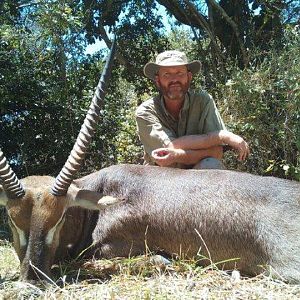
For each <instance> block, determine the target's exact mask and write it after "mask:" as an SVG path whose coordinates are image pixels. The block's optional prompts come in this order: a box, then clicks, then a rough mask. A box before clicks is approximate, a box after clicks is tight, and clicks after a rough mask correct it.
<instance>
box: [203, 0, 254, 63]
mask: <svg viewBox="0 0 300 300" xmlns="http://www.w3.org/2000/svg"><path fill="white" fill-rule="evenodd" d="M208 2H209V3H210V4H211V5H212V6H213V7H214V8H215V9H216V10H217V11H218V12H219V13H220V14H221V16H222V17H223V18H224V20H225V21H226V22H227V23H228V24H229V25H230V26H231V28H232V30H233V32H234V34H235V36H236V38H237V41H238V44H239V46H240V49H241V52H242V56H243V63H244V66H247V65H248V63H249V58H248V55H247V51H246V48H245V45H244V43H243V41H242V39H241V36H240V32H239V29H238V26H237V25H236V23H235V22H234V21H233V20H232V19H231V18H230V17H229V16H228V15H227V13H226V11H225V10H224V9H223V8H222V7H221V6H220V5H219V4H218V3H217V2H216V1H215V0H208Z"/></svg>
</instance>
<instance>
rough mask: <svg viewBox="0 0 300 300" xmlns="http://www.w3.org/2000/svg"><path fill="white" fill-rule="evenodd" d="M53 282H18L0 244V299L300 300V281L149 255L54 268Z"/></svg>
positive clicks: (13, 259) (9, 251)
mask: <svg viewBox="0 0 300 300" xmlns="http://www.w3.org/2000/svg"><path fill="white" fill-rule="evenodd" d="M54 272H55V273H57V274H59V275H57V279H55V282H53V283H52V284H47V285H45V284H43V283H42V284H40V285H39V286H36V285H32V284H31V283H24V282H20V281H18V280H17V279H18V275H19V262H18V259H17V256H16V254H15V252H14V250H13V248H12V246H11V245H10V244H9V243H8V242H6V241H2V242H1V243H0V299H72V300H75V299H172V300H173V299H180V300H184V299H272V300H274V299H299V298H300V285H289V284H286V283H284V282H281V281H275V280H272V279H271V278H269V277H266V276H263V275H260V276H257V277H254V278H244V277H241V276H240V274H239V273H238V272H234V273H229V272H225V271H221V270H217V269H216V267H210V268H200V267H197V266H196V265H195V263H194V262H191V261H172V262H171V264H169V265H165V264H163V263H162V262H161V261H160V260H159V259H158V260H157V259H156V260H153V258H151V257H149V256H142V257H137V258H130V259H120V258H118V259H114V260H98V261H86V262H84V263H83V262H71V263H69V264H64V265H61V266H56V267H55V268H54Z"/></svg>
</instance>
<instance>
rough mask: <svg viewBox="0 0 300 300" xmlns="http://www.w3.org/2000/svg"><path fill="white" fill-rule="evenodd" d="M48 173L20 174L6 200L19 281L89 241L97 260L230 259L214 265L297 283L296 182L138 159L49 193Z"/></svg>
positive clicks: (299, 207) (299, 191)
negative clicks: (16, 193) (19, 188)
mask: <svg viewBox="0 0 300 300" xmlns="http://www.w3.org/2000/svg"><path fill="white" fill-rule="evenodd" d="M53 181H54V178H51V177H37V176H35V177H28V178H25V179H24V180H22V184H23V185H24V189H25V190H26V194H25V195H24V196H23V197H22V198H19V199H14V200H9V201H8V202H7V205H6V206H7V210H8V214H9V217H10V219H11V228H12V231H13V232H14V246H15V249H16V251H17V253H18V256H19V258H20V261H21V277H22V278H23V279H36V278H37V277H40V275H39V276H38V274H37V272H36V270H35V269H33V268H32V265H34V266H35V267H36V268H38V269H40V270H41V271H43V272H45V273H46V274H48V275H49V274H50V267H51V265H52V263H53V262H56V261H59V260H62V259H63V258H65V257H66V255H69V256H71V257H74V256H75V257H76V256H77V255H78V254H79V253H80V252H81V251H82V250H83V249H85V248H89V250H88V251H87V252H86V255H87V256H90V257H97V258H112V257H116V256H124V257H128V256H134V255H139V254H143V253H145V252H146V251H154V252H155V251H160V252H164V253H166V254H168V255H176V256H181V257H188V258H192V257H198V258H199V257H201V256H203V257H204V258H202V259H201V260H199V264H202V265H208V264H210V263H211V262H214V263H218V262H222V261H224V260H229V259H235V260H233V261H228V262H227V263H224V264H223V263H222V264H221V265H220V266H222V267H224V268H226V269H233V268H237V269H239V270H241V272H243V273H245V274H248V275H255V274H258V273H261V272H262V271H264V270H265V269H267V270H272V272H273V273H274V275H275V276H278V277H280V278H283V279H285V280H288V281H291V282H300V271H299V270H300V247H299V246H300V241H299V238H298V237H299V234H300V196H299V195H300V184H299V183H298V182H293V181H289V180H283V179H279V178H274V177H261V176H255V175H251V174H247V173H240V172H234V171H226V170H178V169H172V168H161V167H149V166H147V167H145V166H139V165H117V166H111V167H108V168H105V169H102V170H100V171H98V172H95V173H92V174H90V175H88V176H85V177H83V178H80V179H77V180H74V181H73V183H72V184H71V186H70V188H69V190H68V193H67V194H66V195H65V196H53V195H51V193H49V190H50V187H51V185H52V183H53ZM1 198H2V199H3V192H2V193H1ZM75 206H81V207H89V208H92V209H94V210H87V209H82V208H76V207H75ZM96 209H98V210H99V211H96ZM22 243H23V244H22ZM91 244H92V245H93V246H92V247H89V246H90V245H91Z"/></svg>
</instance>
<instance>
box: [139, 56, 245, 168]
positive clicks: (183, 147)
mask: <svg viewBox="0 0 300 300" xmlns="http://www.w3.org/2000/svg"><path fill="white" fill-rule="evenodd" d="M200 67H201V64H200V62H199V61H198V60H195V61H192V62H188V60H187V57H186V55H185V54H184V53H183V52H180V51H175V50H172V51H165V52H163V53H160V54H159V55H158V56H157V57H156V62H155V63H152V62H149V63H147V64H146V65H145V67H144V74H145V75H146V76H147V77H148V78H150V79H152V80H153V81H154V82H155V84H156V87H157V88H158V90H159V95H157V96H155V97H154V98H152V99H149V100H148V101H146V102H144V103H142V104H141V105H140V106H139V107H138V109H137V111H136V121H137V128H138V134H139V137H140V140H141V142H142V144H143V146H144V152H145V153H144V154H145V155H144V163H145V164H146V165H147V164H152V165H153V164H154V165H155V164H156V165H159V166H165V167H179V168H199V169H204V168H206V169H207V168H209V169H210V168H213V169H223V168H224V166H223V164H222V162H221V159H222V156H223V145H229V146H231V147H232V148H234V149H236V150H237V151H238V152H239V159H240V160H244V159H245V158H246V157H247V156H248V154H249V147H248V144H247V143H246V142H245V141H244V140H243V139H242V138H241V137H240V136H238V135H235V134H233V133H231V132H229V131H227V130H226V129H225V125H224V123H223V121H222V119H221V116H220V114H219V112H218V110H217V108H216V105H215V103H214V101H213V99H212V97H211V96H210V95H209V94H207V93H206V92H205V91H201V92H200V93H195V92H193V91H190V90H189V88H190V83H191V81H192V76H193V75H194V74H195V73H197V72H199V71H200Z"/></svg>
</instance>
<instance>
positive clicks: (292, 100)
mask: <svg viewBox="0 0 300 300" xmlns="http://www.w3.org/2000/svg"><path fill="white" fill-rule="evenodd" d="M299 45H300V39H299V33H298V32H297V31H295V30H293V29H289V30H287V31H286V37H285V47H284V49H282V50H281V51H280V52H278V51H277V50H272V51H271V52H269V53H266V54H265V58H264V60H263V62H262V63H261V64H260V65H259V66H257V65H256V66H255V65H254V66H253V67H250V68H248V69H246V70H243V71H241V70H239V69H236V70H233V72H232V76H231V78H230V79H228V81H227V82H226V83H225V84H219V85H218V92H217V94H218V98H219V104H220V105H221V107H222V110H223V115H224V117H225V121H226V123H227V124H228V127H229V129H231V130H233V131H234V132H236V133H239V134H241V135H242V136H244V137H245V138H246V140H247V141H249V142H250V145H251V149H252V155H251V157H250V159H248V161H247V163H246V165H245V166H244V167H243V169H245V168H246V169H247V170H248V171H250V172H253V173H258V174H264V173H267V174H271V175H275V176H280V177H286V178H291V179H298V180H300V147H299V144H300V127H299V124H300V123H299V121H300V89H299V88H300V86H299V82H300V61H299V50H300V47H299ZM231 163H232V161H231ZM233 167H237V165H236V164H233Z"/></svg>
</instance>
